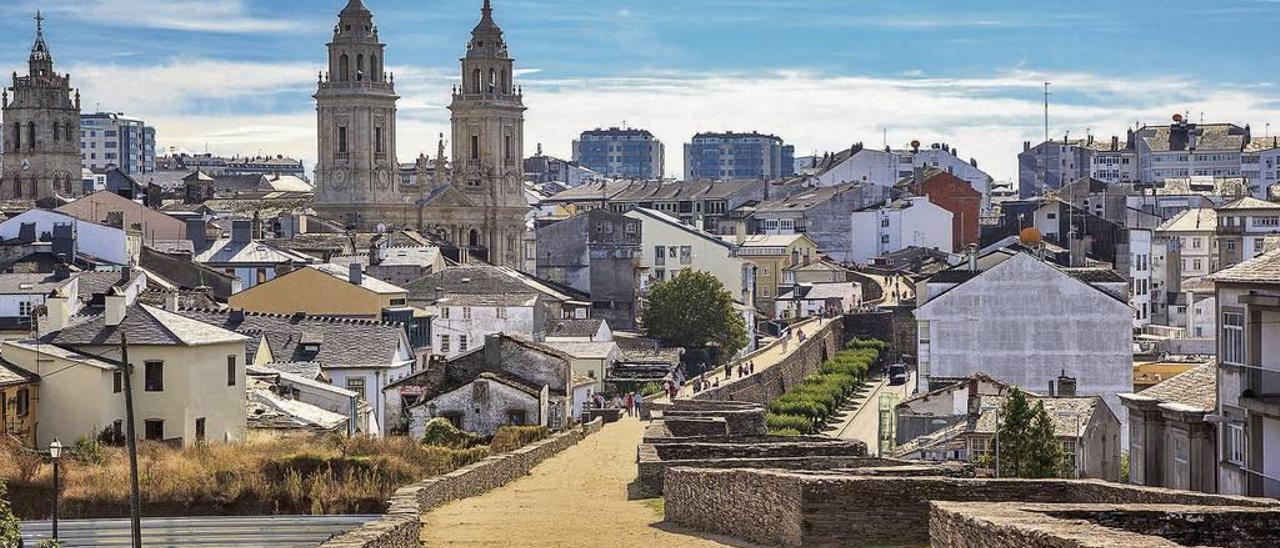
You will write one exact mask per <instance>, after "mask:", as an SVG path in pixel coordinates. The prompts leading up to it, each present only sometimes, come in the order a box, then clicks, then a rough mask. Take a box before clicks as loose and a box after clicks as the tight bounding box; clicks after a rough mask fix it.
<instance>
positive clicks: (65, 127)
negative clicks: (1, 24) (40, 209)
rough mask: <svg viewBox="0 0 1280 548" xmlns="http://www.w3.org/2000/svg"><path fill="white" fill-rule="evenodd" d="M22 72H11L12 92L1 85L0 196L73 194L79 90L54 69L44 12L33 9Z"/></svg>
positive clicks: (77, 179)
mask: <svg viewBox="0 0 1280 548" xmlns="http://www.w3.org/2000/svg"><path fill="white" fill-rule="evenodd" d="M27 64H28V73H27V75H26V76H18V75H17V73H14V75H13V87H12V90H13V97H12V101H10V97H9V90H8V89H5V90H4V93H3V101H2V102H0V108H2V111H3V119H2V120H0V122H2V124H0V128H3V130H4V158H5V160H4V171H3V172H0V199H13V198H16V199H40V198H48V197H50V196H54V195H61V196H77V195H79V194H81V192H82V185H81V184H80V178H81V177H80V92H78V91H77V92H74V93H73V92H72V91H71V77H70V76H69V75H65V74H58V73H56V72H54V71H53V54H51V53H50V52H49V45H48V44H46V43H45V41H44V17H43V16H41V15H40V14H39V13H37V14H36V41H35V44H33V45H32V46H31V56H30V57H29V58H28V61H27Z"/></svg>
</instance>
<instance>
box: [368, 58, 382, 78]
mask: <svg viewBox="0 0 1280 548" xmlns="http://www.w3.org/2000/svg"><path fill="white" fill-rule="evenodd" d="M369 81H371V82H381V81H382V67H380V66H378V56H377V55H370V56H369Z"/></svg>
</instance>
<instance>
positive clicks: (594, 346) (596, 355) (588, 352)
mask: <svg viewBox="0 0 1280 548" xmlns="http://www.w3.org/2000/svg"><path fill="white" fill-rule="evenodd" d="M542 344H545V345H547V346H549V347H551V348H554V349H556V350H559V351H561V352H564V353H565V354H568V355H570V356H573V357H575V358H582V359H589V360H600V359H604V358H607V357H609V355H610V354H612V353H613V352H614V350H616V349H617V348H618V343H615V342H612V341H607V342H579V341H546V342H544V343H542Z"/></svg>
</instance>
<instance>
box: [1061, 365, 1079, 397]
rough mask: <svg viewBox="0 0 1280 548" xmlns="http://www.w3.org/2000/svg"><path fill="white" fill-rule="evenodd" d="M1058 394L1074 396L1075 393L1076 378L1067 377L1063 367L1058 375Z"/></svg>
mask: <svg viewBox="0 0 1280 548" xmlns="http://www.w3.org/2000/svg"><path fill="white" fill-rule="evenodd" d="M1058 395H1059V396H1075V395H1076V378H1075V377H1068V376H1067V370H1066V369H1063V370H1062V374H1061V375H1059V376H1058Z"/></svg>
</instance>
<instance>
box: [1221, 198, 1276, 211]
mask: <svg viewBox="0 0 1280 548" xmlns="http://www.w3.org/2000/svg"><path fill="white" fill-rule="evenodd" d="M1218 209H1219V210H1228V211H1230V210H1236V209H1280V204H1277V203H1275V202H1268V201H1266V200H1259V199H1257V198H1254V197H1253V196H1245V197H1243V198H1240V199H1238V200H1235V201H1233V202H1231V203H1228V204H1226V205H1223V206H1222V207H1220V208H1218Z"/></svg>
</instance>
